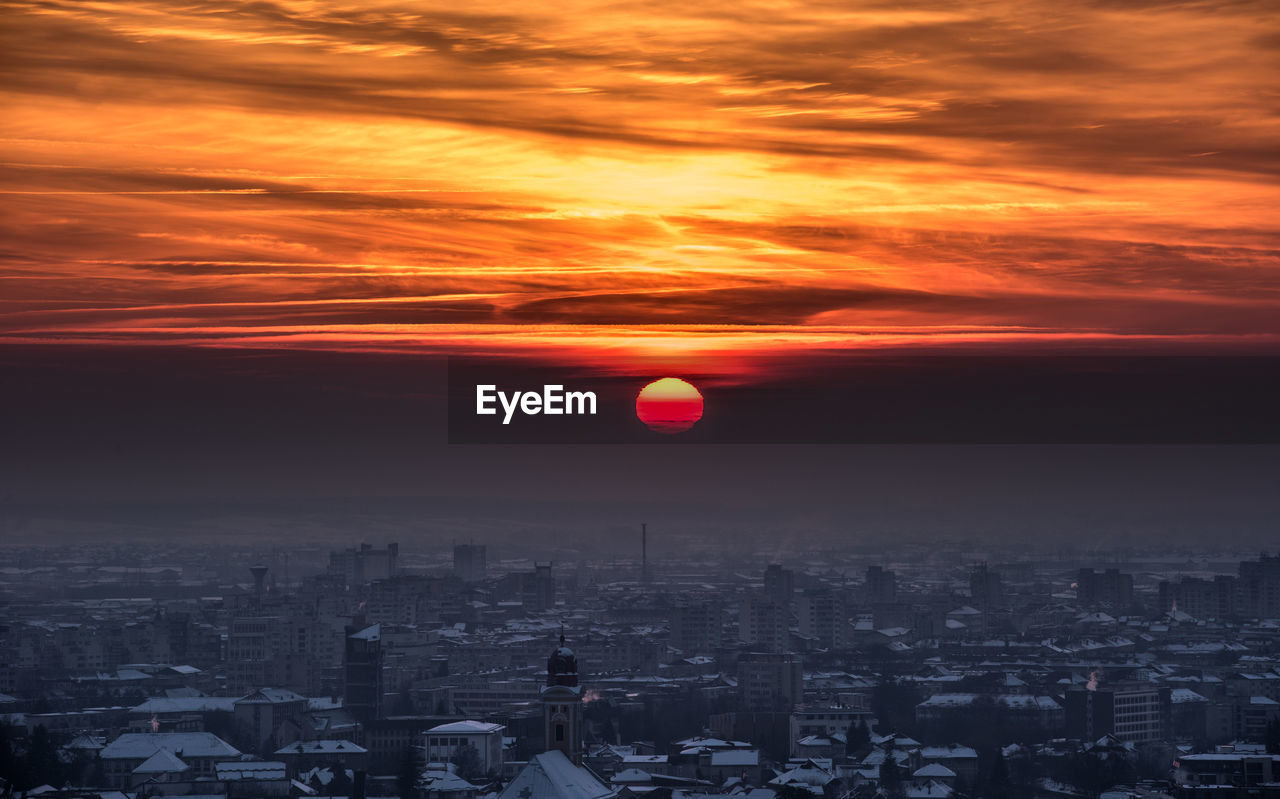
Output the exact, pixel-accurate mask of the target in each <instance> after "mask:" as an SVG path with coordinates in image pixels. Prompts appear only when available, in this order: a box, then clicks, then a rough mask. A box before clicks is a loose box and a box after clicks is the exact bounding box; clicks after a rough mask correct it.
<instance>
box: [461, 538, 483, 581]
mask: <svg viewBox="0 0 1280 799" xmlns="http://www.w3.org/2000/svg"><path fill="white" fill-rule="evenodd" d="M487 559H488V553H487V550H486V547H485V545H484V544H454V545H453V573H454V574H456V575H457V576H458V579H460V580H462V581H463V582H464V583H481V582H484V578H485V576H486V572H487V570H488V563H487Z"/></svg>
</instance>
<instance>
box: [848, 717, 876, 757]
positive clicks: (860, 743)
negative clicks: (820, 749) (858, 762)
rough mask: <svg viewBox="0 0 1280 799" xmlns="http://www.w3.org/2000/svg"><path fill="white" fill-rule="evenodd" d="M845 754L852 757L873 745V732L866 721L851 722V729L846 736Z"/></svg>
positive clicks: (856, 720)
mask: <svg viewBox="0 0 1280 799" xmlns="http://www.w3.org/2000/svg"><path fill="white" fill-rule="evenodd" d="M844 738H845V740H844V753H845V754H846V755H848V756H850V757H852V756H853V755H854V754H856V753H858V752H860V751H861V750H863V749H865V748H866V747H867V746H869V745H870V744H871V730H869V729H867V722H866V720H865V719H854V720H853V721H851V722H849V729H848V730H846V731H845V734H844Z"/></svg>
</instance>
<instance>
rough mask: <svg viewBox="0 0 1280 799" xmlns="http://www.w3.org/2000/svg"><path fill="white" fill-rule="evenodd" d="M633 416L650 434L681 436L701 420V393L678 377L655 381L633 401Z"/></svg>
mask: <svg viewBox="0 0 1280 799" xmlns="http://www.w3.org/2000/svg"><path fill="white" fill-rule="evenodd" d="M636 416H638V417H639V418H640V421H642V422H644V423H645V424H646V425H647V426H648V427H649V429H650V430H654V431H656V432H659V433H683V432H684V431H685V430H688V429H689V428H691V427H693V426H694V425H695V424H697V422H698V420H699V419H701V418H702V393H701V392H699V391H698V389H696V388H694V387H693V385H692V384H691V383H687V382H685V381H684V380H681V379H680V378H678V377H664V378H662V379H661V380H655V381H653V382H652V383H650V384H649V385H647V386H645V387H644V388H643V389H641V390H640V394H639V396H637V397H636Z"/></svg>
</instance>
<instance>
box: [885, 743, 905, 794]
mask: <svg viewBox="0 0 1280 799" xmlns="http://www.w3.org/2000/svg"><path fill="white" fill-rule="evenodd" d="M880 788H881V789H882V790H883V791H884V795H885V796H887V797H889V799H899V797H901V796H902V772H901V771H900V770H899V769H898V759H897V758H896V757H894V756H893V749H892V747H891V748H890V749H889V750H888V751H887V752H885V757H884V762H883V763H881V764H880Z"/></svg>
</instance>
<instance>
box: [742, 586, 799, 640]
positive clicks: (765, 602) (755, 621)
mask: <svg viewBox="0 0 1280 799" xmlns="http://www.w3.org/2000/svg"><path fill="white" fill-rule="evenodd" d="M790 617H791V614H790V613H789V612H788V611H787V608H786V606H784V605H781V604H779V603H778V602H777V601H776V600H774V599H773V598H772V597H770V596H767V595H762V594H747V595H746V596H744V597H743V598H742V602H741V603H740V604H739V605H738V637H739V638H741V639H742V640H743V641H745V642H746V643H748V644H750V645H751V646H752V647H753V648H755V649H759V650H763V651H765V652H785V651H786V650H788V649H790V648H791V647H790V643H791V628H790Z"/></svg>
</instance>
